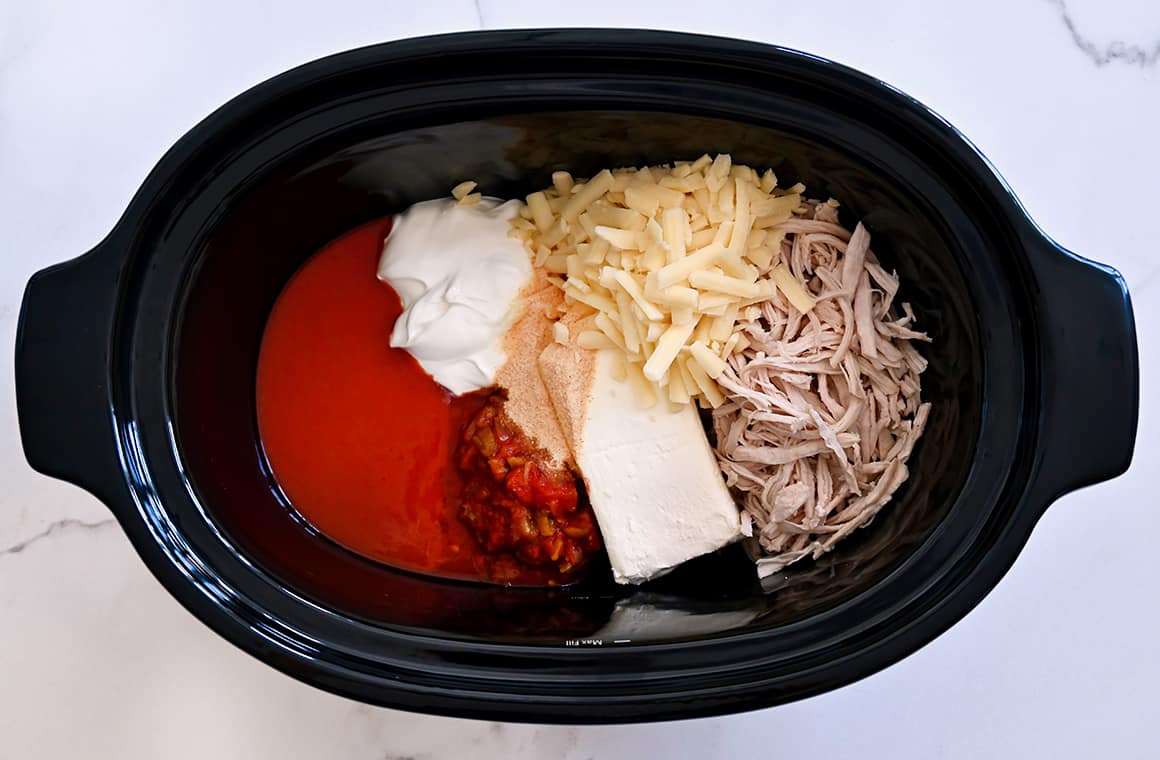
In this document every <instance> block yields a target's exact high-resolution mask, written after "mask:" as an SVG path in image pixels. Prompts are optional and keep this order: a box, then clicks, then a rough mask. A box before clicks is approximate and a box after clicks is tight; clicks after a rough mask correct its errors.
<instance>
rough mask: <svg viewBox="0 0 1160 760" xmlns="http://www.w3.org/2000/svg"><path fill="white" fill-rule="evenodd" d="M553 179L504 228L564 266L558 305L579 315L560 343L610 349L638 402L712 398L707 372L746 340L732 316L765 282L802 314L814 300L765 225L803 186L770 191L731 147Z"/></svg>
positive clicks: (790, 208) (781, 215) (789, 208)
mask: <svg viewBox="0 0 1160 760" xmlns="http://www.w3.org/2000/svg"><path fill="white" fill-rule="evenodd" d="M552 181H553V187H551V188H549V189H547V190H544V191H541V192H535V193H532V194H531V195H529V196H527V199H526V200H527V203H526V205H525V206H524V207H523V208H522V209H521V210H520V214H519V216H518V217H517V218H515V219H513V220H512V223H511V224H512V230H511V234H512V235H513V236H514V237H516V238H519V239H520V240H522V241H523V242H524V244H525V246H527V247H528V249H529V250H530V251H531V252H532V254H533V257H534V262H535V264H536V265H537V266H542V267H544V268H545V269H546V270H547V271H549V272H552V273H554V274H557V275H561V277H560V278H559V279H558V280H557V284H558V285H559V286H560V287H561V288H562V289H563V291H564V294H565V302H564V304H563V305H562V306H561V310H562V311H567V312H570V313H572V314H573V315H577V313H578V312H579V314H578V316H582V317H586V318H584V319H581V320H577V319H572V320H569V321H568V322H567V323H565V322H560V323H557V325H556V337H557V340H558V341H559V342H561V343H568V342H571V341H574V342H575V343H576V344H577V345H579V346H580V347H582V348H590V349H598V348H615V349H617V350H618V352H619V354H620V355H621V356H622V357H623V358H624V360H625V361H624V362H623V364H622V366H620V367H619V368H618V374H620V375H622V376H625V377H627V378H629V379H630V380H632V381H633V385H634V386H635V387H636V388H637V389H638V391H639V393H638V400H639V401H640V402H641V403H642V404H643V405H645V406H651V405H652V404H653V403H655V401H656V390H657V389H659V390H661V391H662V393H663V394H664V395H665V396H667V398H668V400H669V401H671V402H674V403H678V404H682V403H685V404H687V403H690V402H691V401H694V400H695V401H697V402H699V403H700V404H701V405H702V406H706V407H714V408H715V407H717V406H719V405H721V404H722V403H723V401H724V396H723V394H722V393H721V391H720V390H719V389H718V387H717V383H716V382H715V381H716V378H717V377H718V376H719V375H720V374H721V372H722V371H724V369H725V360H726V359H727V358H728V357H729V356H730V355H731V354H732V353H734V352H736V351H740V350H742V349H744V348H745V347H746V346H747V345H748V342H747V340H746V338H745V336H744V335H743V334H742V332H741V331H740V330H739V329H738V328H739V323H744V322H747V321H750V320H754V319H756V318H757V317H758V316H759V315H760V308H759V306H758V305H757V304H759V303H761V302H762V301H765V300H767V299H770V298H773V297H774V291H775V289H777V290H780V291H781V295H782V296H784V298H785V299H786V300H787V301H788V302H789V303H791V304H792V305H793V306H794V307H795V308H796V309H798V310H799V311H802V312H806V311H809V310H810V309H811V308H812V307H813V305H814V301H813V299H812V297H811V296H810V295H809V293H808V292H807V291H806V290H805V289H804V288H803V287H802V285H801V284H800V283H799V282H798V281H797V279H796V278H795V277H794V276H793V274H792V273H791V272H790V271H789V269H788V268H787V267H786V266H785V264H784V263H782V262H781V254H780V249H781V244H782V240H783V238H784V236H785V233H784V232H783V231H780V230H772V229H771V228H774V227H776V226H777V225H780V224H782V223H783V222H785V221H787V220H789V219H790V217H791V216H792V215H793V214H794V212H795V211H796V210H798V209H799V208H801V206H802V195H801V193H802V191H803V190H804V187H802V186H801V185H800V184H799V185H795V186H793V187H791V188H788V189H779V188H778V187H777V178H776V177H775V175H774V174H773V172H772V171H766V172H765V173H764V174H762V175H758V173H757V172H756V171H754V170H753V169H751V168H749V167H747V166H734V165H733V164H732V161H731V159H730V157H729V156H728V155H719V156H717V157H716V158H710V157H709V156H708V155H705V156H702V157H701V158H699V159H697V160H696V161H692V162H676V163H675V164H673V165H672V166H671V167H670V166H652V167H645V168H641V169H616V170H613V171H608V170H605V171H602V172H600V173H599V174H597V175H596V176H595V177H592V178H591V179H589V180H587V181H575V180H573V178H572V176H571V175H570V174H568V173H567V172H556V173H555V174H554V175H553V176H552ZM567 324H570V325H572V326H573V328H574V329H579V332H578V334H575V335H569V333H568V327H567V326H566V325H567Z"/></svg>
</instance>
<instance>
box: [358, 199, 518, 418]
mask: <svg viewBox="0 0 1160 760" xmlns="http://www.w3.org/2000/svg"><path fill="white" fill-rule="evenodd" d="M518 210H519V201H508V202H507V203H500V202H499V201H498V200H493V199H483V200H481V201H480V202H479V203H477V204H475V205H471V206H461V205H459V204H457V203H456V202H455V201H454V200H452V199H446V200H443V199H440V200H433V201H425V202H423V203H417V204H415V205H414V206H411V207H410V208H408V209H407V210H406V211H404V212H403V213H401V214H399V215H398V216H397V217H395V220H394V225H393V226H392V227H391V232H390V234H389V235H387V240H386V242H385V244H384V246H383V254H382V257H381V258H380V259H379V273H378V276H379V279H380V280H383V281H384V282H386V283H387V284H389V285H390V286H391V287H392V288H394V290H395V292H396V293H398V294H399V298H400V300H401V301H402V302H403V312H402V314H400V315H399V318H398V320H397V321H396V322H395V329H394V330H393V331H392V333H391V345H392V346H394V347H396V348H403V349H406V350H407V351H408V352H410V354H411V355H412V356H414V357H415V359H416V360H418V362H419V364H420V365H421V366H422V367H423V369H424V370H425V371H426V372H427V374H429V375H431V377H433V378H435V381H436V382H438V383H439V384H440V385H442V386H443V387H444V388H447V390H449V391H451V392H452V393H454V394H455V395H457V396H458V395H462V394H464V393H470V392H471V391H476V390H480V389H481V388H487V387H489V386H491V385H494V384H495V376H496V373H497V372H498V371H499V369H500V367H502V366H503V365H504V362H505V361H506V360H507V357H506V356H505V354H504V350H503V336H504V333H506V332H507V330H508V328H509V327H511V325H512V322H514V321H515V319H516V317H517V316H518V307H519V295H520V292H521V291H522V290H523V289H524V288H525V287H527V285H528V284H529V283H530V282H531V280H532V264H531V261H529V259H528V254H527V252H526V251H525V250H524V246H523V243H521V242H520V241H518V240H516V239H514V238H511V237H509V236H508V224H509V222H510V220H511V218H512V217H513V216H515V215H516V214H517V213H518Z"/></svg>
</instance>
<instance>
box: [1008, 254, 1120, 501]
mask: <svg viewBox="0 0 1160 760" xmlns="http://www.w3.org/2000/svg"><path fill="white" fill-rule="evenodd" d="M1028 249H1029V252H1030V253H1031V260H1032V266H1033V268H1034V270H1035V275H1036V280H1037V282H1038V285H1039V289H1038V293H1037V296H1038V309H1037V311H1038V322H1039V336H1040V340H1041V354H1040V356H1041V358H1042V361H1041V365H1040V370H1041V377H1040V384H1041V388H1042V396H1041V398H1042V404H1043V406H1042V409H1041V412H1040V420H1041V425H1040V430H1039V434H1040V439H1039V440H1040V445H1039V450H1040V452H1041V456H1040V459H1039V462H1038V468H1037V475H1036V478H1035V488H1036V490H1037V491H1038V494H1039V495H1040V497H1041V501H1040V503H1041V504H1043V505H1045V506H1046V505H1047V504H1050V503H1051V502H1052V501H1053V500H1054V499H1056V498H1058V497H1059V496H1062V495H1063V494H1065V493H1067V492H1069V491H1074V490H1075V489H1077V488H1082V487H1084V486H1088V485H1091V484H1093V483H1098V482H1100V481H1102V480H1108V479H1109V478H1114V477H1116V476H1117V475H1120V474H1122V473H1123V472H1125V471H1126V470H1127V469H1128V465H1129V464H1131V461H1132V449H1133V447H1134V445H1135V441H1136V422H1137V416H1138V411H1139V398H1140V378H1139V359H1138V356H1137V351H1136V329H1135V320H1134V319H1133V316H1132V302H1131V299H1130V298H1129V296H1128V286H1127V284H1126V283H1125V282H1124V278H1123V277H1122V276H1121V275H1120V273H1119V272H1117V271H1116V270H1115V269H1113V268H1111V267H1109V266H1104V265H1102V264H1098V263H1096V262H1093V261H1088V260H1087V259H1084V258H1081V257H1079V256H1077V255H1075V254H1074V253H1071V252H1070V251H1068V250H1066V249H1065V248H1063V247H1062V246H1060V245H1059V244H1058V243H1056V242H1055V241H1053V240H1051V239H1049V238H1048V237H1046V236H1045V235H1043V234H1042V233H1036V235H1035V239H1034V240H1033V241H1031V244H1030V245H1029V246H1028Z"/></svg>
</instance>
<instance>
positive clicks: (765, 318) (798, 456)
mask: <svg viewBox="0 0 1160 760" xmlns="http://www.w3.org/2000/svg"><path fill="white" fill-rule="evenodd" d="M771 232H781V233H783V234H784V238H783V239H782V243H781V251H780V254H781V261H782V262H783V263H786V264H787V265H788V266H789V267H790V270H791V271H792V272H793V274H794V275H795V276H796V277H797V278H798V280H799V282H801V283H802V284H803V286H804V287H805V288H806V289H807V290H808V291H809V292H810V294H811V296H813V297H814V299H815V301H816V306H815V308H814V309H812V310H811V311H810V312H809V313H808V314H802V313H801V312H799V311H797V310H796V309H795V308H794V307H793V306H792V305H790V304H789V303H788V302H786V301H785V300H784V299H783V298H781V297H780V296H775V297H774V298H771V299H769V300H768V301H765V302H764V303H763V304H762V306H761V317H760V318H759V319H755V320H753V321H751V322H749V323H748V324H747V325H745V326H744V331H745V337H746V338H747V340H748V341H749V346H748V347H747V348H746V349H745V350H743V351H740V352H738V353H736V354H734V355H733V356H732V357H730V360H729V362H728V366H727V367H726V369H725V371H724V372H723V373H722V374H721V376H720V377H719V378H718V383H719V384H720V386H721V388H722V390H723V391H724V392H725V393H726V399H727V400H726V402H725V403H724V404H723V405H722V406H720V407H719V408H717V409H716V410H714V412H713V429H714V433H715V438H716V450H717V457H718V460H719V462H720V465H721V469H722V471H723V472H724V474H725V480H726V482H727V483H728V485H729V487H730V488H732V489H733V490H734V491H735V492H736V493H737V495H738V496H739V498H740V501H741V504H742V508H743V510H744V517H743V521H744V523H745V525H747V526H749V527H750V529H751V530H752V533H753V536H754V538H755V540H756V541H757V542H758V544H759V545H760V547H761V550H762V554H763V555H764V556H763V557H762V558H760V559H759V560H758V562H757V565H758V574H759V575H760V576H762V577H765V576H768V575H771V574H773V573H776V572H778V571H780V570H782V569H783V568H785V567H786V566H788V565H790V564H792V563H794V562H797V561H799V560H802V559H805V558H806V557H813V558H814V559H817V558H818V557H820V556H821V555H822V554H824V553H826V552H828V551H830V550H831V549H832V548H833V547H834V545H835V544H836V543H837V542H838V541H840V540H842V539H843V538H845V537H846V536H848V535H849V534H850V533H852V532H853V531H854V530H857V529H858V528H861V527H864V526H865V525H867V524H868V523H869V522H870V521H871V520H873V519H874V516H875V515H876V514H878V512H879V511H880V510H881V509H882V507H883V506H885V505H886V503H887V502H889V501H890V499H891V497H892V496H893V495H894V493H895V491H897V490H898V488H899V486H901V485H902V483H903V482H904V481H905V480H906V479H907V477H908V475H909V470H908V469H907V461H908V459H909V458H910V455H911V452H912V451H913V450H914V445H915V443H916V442H917V441H918V439H919V437H920V436H921V435H922V432H923V430H924V429H925V427H926V422H927V418H928V417H929V415H930V404H929V403H923V401H922V398H921V383H920V375H921V374H922V372H923V371H924V370H925V369H926V360H925V359H924V358H923V357H922V355H921V354H919V352H918V351H917V350H916V349H915V347H914V346H913V345H912V341H929V338H928V337H927V335H926V334H925V333H922V332H919V331H917V330H915V329H913V327H912V324H913V323H914V320H915V317H914V311H913V309H912V308H911V307H910V304H908V303H901V304H898V305H897V307H898V308H896V304H895V301H894V298H895V296H896V295H897V293H898V285H899V283H898V277H897V275H896V274H894V273H890V272H887V271H886V270H885V269H884V268H883V267H882V265H881V263H880V262H879V261H878V259H877V257H876V256H875V255H874V253H873V251H871V250H870V233H869V232H868V231H867V230H866V228H865V227H863V226H862V225H861V224H858V226H857V227H856V228H855V229H854V230H853V232H851V231H849V230H847V229H846V228H844V227H842V226H841V225H840V224H838V220H837V212H836V211H835V210H834V208H833V207H832V206H830V205H828V204H824V203H817V202H814V201H810V202H809V203H807V213H806V214H805V215H803V216H800V217H795V218H793V219H791V220H789V221H787V222H785V223H784V224H781V225H778V226H777V227H774V228H772V229H771ZM777 263H778V261H776V260H775V261H774V262H772V264H771V265H770V266H771V267H772V266H774V265H776V264H777ZM899 311H901V315H900V314H899V313H898V312H899Z"/></svg>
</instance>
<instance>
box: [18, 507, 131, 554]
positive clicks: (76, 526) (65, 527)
mask: <svg viewBox="0 0 1160 760" xmlns="http://www.w3.org/2000/svg"><path fill="white" fill-rule="evenodd" d="M116 522H117V521H116V520H114V519H112V518H111V517H110V518H108V519H106V520H98V521H97V522H85V521H84V520H77V519H74V518H71V517H69V518H65V519H63V520H57V521H56V522H53V523H49V525H48V527H47V528H45V529H44V530H42V531H40V532H39V533H37V534H35V535H33V536H30V537H28V538H26V539H24V540H23V541H20V542H19V543H15V544H13V545H11V546H8V547H5V548H2V549H0V558H4V557H7V556H9V555H14V554H19V553H20V552H22V551H24V550H25V549H27V548H28V547H30V546H32V545H33V544H36V543H39V542H40V541H44V540H45V539H48V538H51V537H52V536H55V535H58V534H60V533H67V532H71V531H74V530H83V531H90V530H100V529H102V528H107V527H108V526H110V525H113V524H115V523H116Z"/></svg>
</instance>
